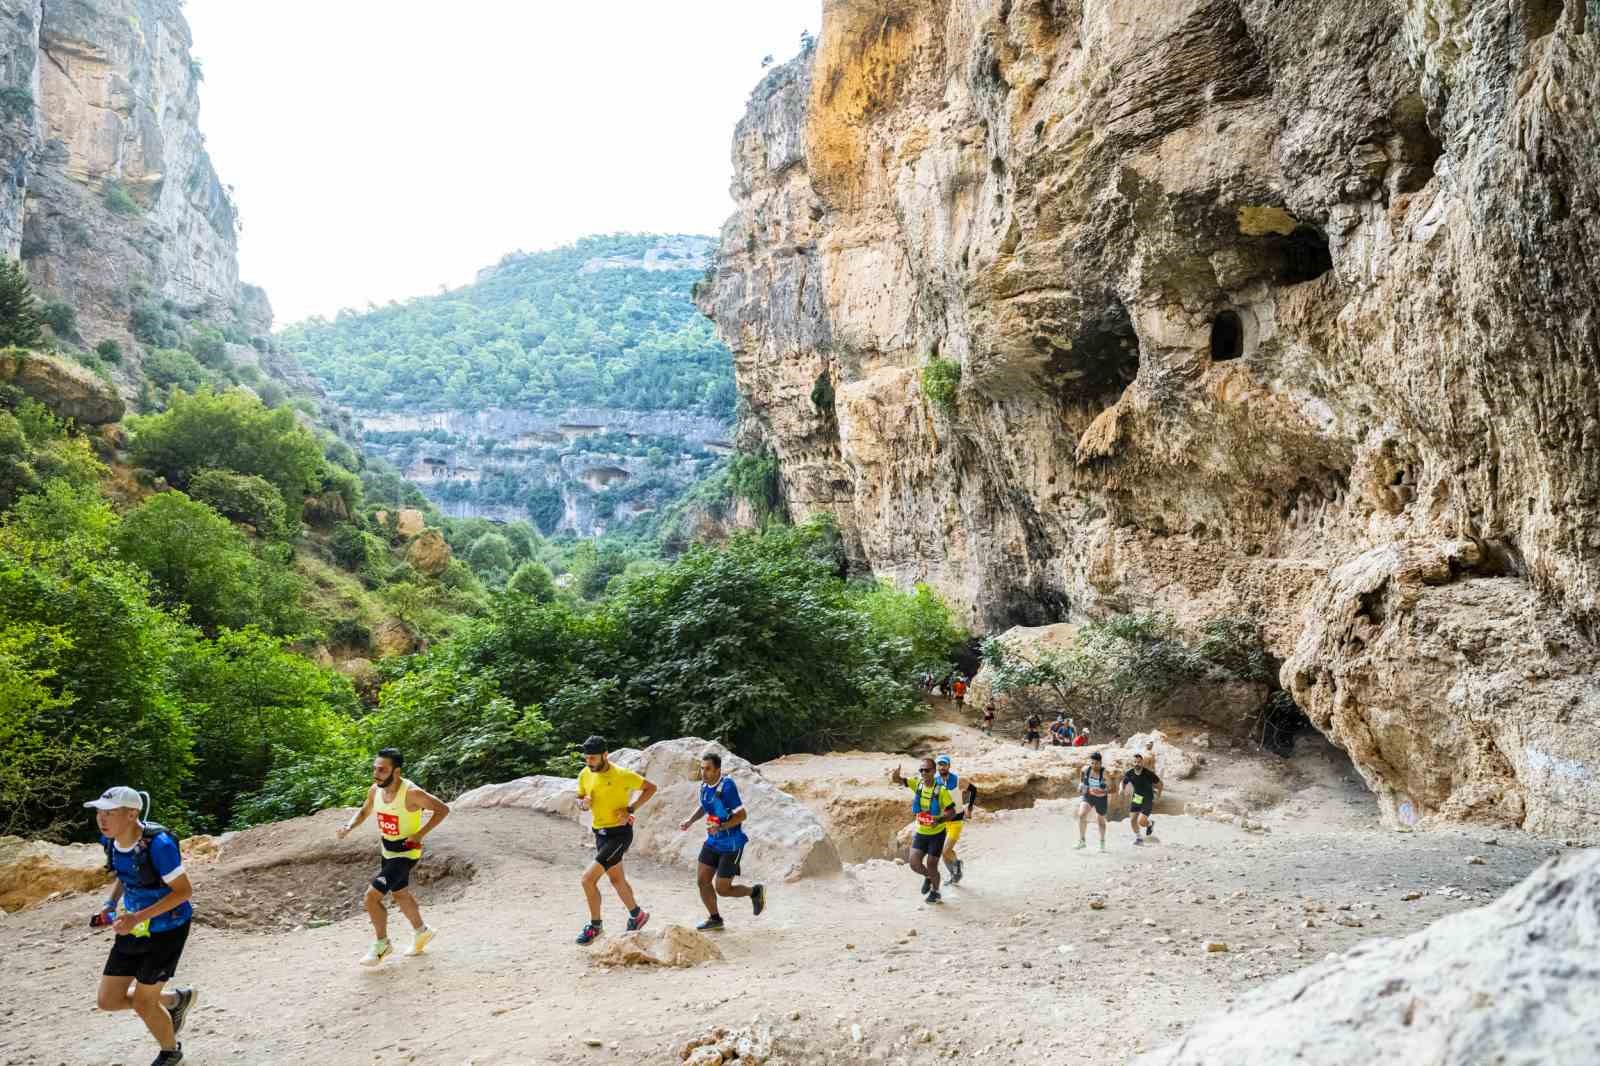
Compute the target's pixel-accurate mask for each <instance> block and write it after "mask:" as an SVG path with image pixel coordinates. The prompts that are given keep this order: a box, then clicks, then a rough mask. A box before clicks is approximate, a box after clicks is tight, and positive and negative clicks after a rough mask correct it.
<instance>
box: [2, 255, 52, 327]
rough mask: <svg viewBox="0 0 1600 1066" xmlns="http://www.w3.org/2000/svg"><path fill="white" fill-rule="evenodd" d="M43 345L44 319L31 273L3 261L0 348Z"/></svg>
mask: <svg viewBox="0 0 1600 1066" xmlns="http://www.w3.org/2000/svg"><path fill="white" fill-rule="evenodd" d="M43 345H44V319H43V318H41V317H40V314H39V301H38V299H37V298H36V297H35V296H34V295H33V286H31V285H30V284H28V274H27V271H25V270H23V268H22V264H21V263H19V262H18V261H17V260H15V259H0V348H39V347H42V346H43Z"/></svg>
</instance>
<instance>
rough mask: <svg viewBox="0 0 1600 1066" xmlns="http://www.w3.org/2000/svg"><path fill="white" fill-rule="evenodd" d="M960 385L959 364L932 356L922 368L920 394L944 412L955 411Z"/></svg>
mask: <svg viewBox="0 0 1600 1066" xmlns="http://www.w3.org/2000/svg"><path fill="white" fill-rule="evenodd" d="M960 386H961V364H960V363H958V362H956V361H954V360H952V359H940V358H939V357H938V356H934V357H933V358H931V359H929V360H928V362H927V364H926V365H925V366H923V368H922V395H923V396H925V397H927V399H928V402H929V403H931V404H933V405H934V406H936V407H938V408H939V410H941V411H943V412H944V413H945V414H947V415H950V414H954V413H955V409H956V391H957V389H959V388H960Z"/></svg>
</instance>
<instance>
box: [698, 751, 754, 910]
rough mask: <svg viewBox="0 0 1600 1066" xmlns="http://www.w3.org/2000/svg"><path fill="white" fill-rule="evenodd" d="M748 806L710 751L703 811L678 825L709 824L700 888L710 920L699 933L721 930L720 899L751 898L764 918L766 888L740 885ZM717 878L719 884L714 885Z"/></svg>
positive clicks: (705, 758) (703, 773) (703, 764)
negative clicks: (718, 904) (703, 820)
mask: <svg viewBox="0 0 1600 1066" xmlns="http://www.w3.org/2000/svg"><path fill="white" fill-rule="evenodd" d="M745 815H746V812H745V809H744V803H743V802H741V801H740V799H739V789H738V788H737V787H736V786H735V785H734V783H733V778H731V777H723V776H722V756H721V754H719V753H718V752H715V751H708V752H706V753H705V754H704V755H702V756H700V808H699V810H697V811H695V812H694V814H693V815H691V816H690V817H688V818H685V819H684V820H683V821H682V822H680V823H679V824H678V829H679V830H681V831H683V832H688V829H689V827H690V826H691V825H693V824H694V823H695V822H697V821H699V820H700V819H701V818H704V819H705V820H706V842H705V844H704V845H702V846H701V848H700V867H699V874H698V877H697V884H698V885H699V888H700V900H701V902H703V903H704V904H705V905H706V912H707V914H708V915H709V917H707V918H706V920H705V921H703V922H701V923H700V924H699V925H697V926H695V928H696V929H721V928H722V927H723V922H722V915H721V914H719V913H718V912H717V897H718V896H731V897H735V898H742V897H744V896H749V897H750V906H751V909H753V910H754V911H755V912H756V913H757V914H760V913H761V912H762V911H763V910H764V909H766V906H767V889H766V886H765V885H759V884H758V885H751V886H750V887H748V888H747V887H745V886H744V885H736V884H734V883H733V879H734V878H735V877H738V876H739V860H740V859H741V858H742V857H743V856H744V846H745V844H746V842H747V841H748V840H749V838H748V837H746V836H745V832H744V828H743V826H744V821H745ZM713 878H715V884H714V885H713Z"/></svg>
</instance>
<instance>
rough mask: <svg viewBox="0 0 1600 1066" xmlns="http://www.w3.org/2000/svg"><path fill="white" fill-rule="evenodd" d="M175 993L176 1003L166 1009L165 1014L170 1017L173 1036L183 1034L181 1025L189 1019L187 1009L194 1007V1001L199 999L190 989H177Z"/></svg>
mask: <svg viewBox="0 0 1600 1066" xmlns="http://www.w3.org/2000/svg"><path fill="white" fill-rule="evenodd" d="M175 991H176V993H177V996H178V1002H176V1003H174V1004H173V1005H172V1006H170V1007H168V1008H167V1013H168V1014H170V1015H171V1016H172V1035H173V1036H177V1035H178V1034H179V1033H181V1032H183V1023H184V1022H185V1021H187V1020H188V1018H189V1008H190V1007H192V1006H194V1001H195V1000H196V999H198V998H199V997H198V996H196V995H195V991H194V989H192V988H179V989H176V990H175Z"/></svg>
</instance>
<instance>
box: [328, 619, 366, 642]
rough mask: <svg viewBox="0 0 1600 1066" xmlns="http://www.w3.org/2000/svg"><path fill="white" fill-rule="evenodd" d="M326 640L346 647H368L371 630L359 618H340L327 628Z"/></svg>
mask: <svg viewBox="0 0 1600 1066" xmlns="http://www.w3.org/2000/svg"><path fill="white" fill-rule="evenodd" d="M328 640H329V642H330V643H333V644H340V645H343V646H344V647H347V648H357V649H362V650H366V649H370V648H371V647H372V630H371V629H369V628H367V624H366V623H365V622H363V621H361V620H360V619H359V618H341V619H339V620H338V621H337V622H335V623H333V625H332V626H330V627H329V628H328Z"/></svg>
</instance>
